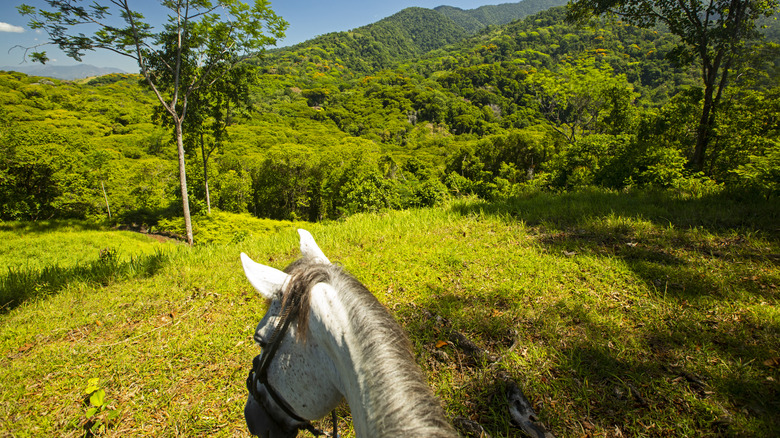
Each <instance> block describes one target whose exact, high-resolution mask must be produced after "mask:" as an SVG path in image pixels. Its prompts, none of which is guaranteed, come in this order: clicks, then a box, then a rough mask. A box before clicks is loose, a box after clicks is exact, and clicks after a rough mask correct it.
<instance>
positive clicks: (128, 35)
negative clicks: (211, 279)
mask: <svg viewBox="0 0 780 438" xmlns="http://www.w3.org/2000/svg"><path fill="white" fill-rule="evenodd" d="M46 3H47V4H48V5H49V8H48V9H44V8H36V7H33V6H29V5H22V6H19V8H18V10H19V12H20V13H21V14H22V15H27V16H30V17H31V21H30V27H31V28H33V29H41V30H43V31H45V32H46V33H47V34H48V38H49V39H48V43H51V44H56V45H57V46H59V48H60V49H61V50H63V51H64V52H65V53H66V54H67V55H68V56H69V57H71V58H73V59H75V60H76V61H81V58H82V56H84V54H85V52H86V51H87V50H97V49H103V50H108V51H111V52H114V53H117V54H120V55H123V56H127V57H129V58H131V59H133V60H134V61H136V62H137V63H138V66H139V68H140V70H141V74H142V75H143V77H144V79H145V80H146V82H147V83H148V84H149V86H150V87H151V89H152V90H153V91H154V94H155V95H156V96H157V99H158V101H159V102H160V105H161V106H162V107H163V108H164V110H165V112H166V113H167V114H168V115H169V116H170V118H171V121H172V123H173V126H174V133H175V138H176V146H177V151H178V157H179V181H180V186H181V196H182V211H183V215H184V223H185V227H186V230H187V241H188V243H189V244H190V245H192V243H193V236H192V220H191V218H190V207H189V197H188V193H187V176H186V168H185V160H184V158H185V150H184V131H183V125H184V120H185V118H186V116H187V107H188V105H187V104H188V100H189V99H190V97H191V96H192V95H193V94H194V93H196V92H202V91H203V90H206V89H208V88H210V87H212V86H213V85H214V83H215V82H217V81H218V80H219V78H220V77H221V76H223V75H224V74H225V72H226V71H229V70H230V69H231V68H232V67H233V66H234V65H235V64H236V63H237V62H238V61H239V59H240V56H241V55H243V54H246V53H251V52H255V51H259V50H262V49H263V48H264V47H265V46H267V45H271V44H275V42H276V38H281V37H283V36H284V30H285V29H286V28H287V22H285V21H284V20H283V19H282V18H281V17H278V16H277V15H276V14H275V13H274V12H273V11H272V10H271V7H270V3H269V2H268V0H255V2H254V5H251V6H250V5H248V4H245V3H242V2H240V1H238V0H217V1H209V0H160V2H159V4H160V8H161V9H162V10H163V11H164V14H165V15H167V24H165V25H164V26H162V27H161V29H160V30H159V31H155V29H154V27H153V26H152V25H151V24H149V23H148V22H146V21H144V20H145V18H144V16H143V15H142V14H141V13H140V12H139V11H138V10H134V9H133V8H132V7H131V6H130V4H129V0H107V1H104V2H102V3H103V4H100V3H99V2H98V1H91V2H86V1H80V0H46ZM162 14H163V13H161V14H160V15H162ZM116 17H119V18H120V20H117V19H116ZM82 28H85V29H88V32H89V33H88V34H87V35H85V34H84V33H82V32H80V31H79V30H80V29H82ZM30 56H31V58H32V59H33V60H34V61H38V62H41V63H45V62H46V61H48V57H47V56H46V52H35V51H34V52H31V55H30Z"/></svg>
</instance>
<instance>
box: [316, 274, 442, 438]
mask: <svg viewBox="0 0 780 438" xmlns="http://www.w3.org/2000/svg"><path fill="white" fill-rule="evenodd" d="M316 288H317V289H319V290H316V291H313V292H314V293H313V295H312V302H311V305H312V312H311V317H310V321H311V322H310V324H311V326H312V327H314V326H315V325H319V326H320V327H317V330H311V332H310V333H311V335H312V336H315V337H317V338H318V339H317V342H318V343H319V344H320V345H322V346H324V347H325V349H326V351H327V352H328V355H329V356H330V358H331V359H332V360H333V363H334V368H335V373H336V375H334V376H332V380H333V383H334V385H335V386H336V387H337V388H338V389H339V391H340V392H341V393H342V395H344V398H346V400H347V403H349V407H350V410H351V413H352V419H353V426H354V428H355V433H356V435H357V436H406V435H417V436H432V437H436V436H456V435H455V433H454V431H453V430H452V428H451V426H450V425H449V423H447V421H446V420H445V417H444V412H443V410H442V409H441V407H440V406H439V402H438V400H437V399H436V398H435V397H434V396H433V394H432V393H431V391H430V388H428V385H427V383H426V381H425V378H424V376H423V374H422V372H421V370H420V368H419V367H418V366H417V364H416V363H415V362H414V356H413V355H412V353H411V351H410V349H409V348H408V341H407V340H406V338H405V337H404V336H403V332H402V331H401V329H400V327H398V324H397V323H396V322H395V320H393V318H392V317H391V316H390V315H389V314H388V313H387V311H386V310H385V309H384V308H382V307H381V305H380V304H378V302H377V303H376V305H371V306H365V304H366V301H371V300H374V301H375V299H374V298H373V296H372V297H370V298H368V299H366V298H365V297H363V298H361V297H356V296H354V295H350V294H348V293H343V292H339V289H341V288H339V287H338V286H335V287H331V286H330V285H324V284H319V285H317V286H316ZM366 307H368V308H366Z"/></svg>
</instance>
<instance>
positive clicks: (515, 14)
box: [434, 0, 566, 34]
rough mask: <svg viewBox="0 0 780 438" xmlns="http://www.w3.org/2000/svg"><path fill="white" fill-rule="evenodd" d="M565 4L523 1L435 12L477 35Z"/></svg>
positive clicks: (561, 1)
mask: <svg viewBox="0 0 780 438" xmlns="http://www.w3.org/2000/svg"><path fill="white" fill-rule="evenodd" d="M565 4H566V0H523V1H521V2H518V3H503V4H500V5H488V6H480V7H478V8H476V9H465V10H464V9H460V8H456V7H453V6H438V7H436V8H434V10H435V11H437V12H439V13H441V14H443V15H445V16H447V17H449V18H450V19H451V20H452V21H454V22H455V23H456V24H458V25H459V26H460V27H462V28H463V29H465V30H466V32H468V33H470V34H475V33H477V32H479V31H480V30H482V29H484V28H486V27H488V26H501V25H503V24H507V23H511V22H512V21H515V20H520V19H523V18H525V17H527V16H529V15H533V14H536V13H537V12H540V11H544V10H546V9H549V8H552V7H555V6H562V5H565Z"/></svg>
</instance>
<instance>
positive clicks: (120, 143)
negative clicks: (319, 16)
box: [0, 2, 780, 231]
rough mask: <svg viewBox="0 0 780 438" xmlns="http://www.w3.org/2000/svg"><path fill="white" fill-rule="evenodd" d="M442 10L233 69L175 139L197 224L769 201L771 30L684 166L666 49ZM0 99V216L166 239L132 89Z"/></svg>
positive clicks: (685, 73) (56, 90)
mask: <svg viewBox="0 0 780 438" xmlns="http://www.w3.org/2000/svg"><path fill="white" fill-rule="evenodd" d="M523 3H524V2H523ZM523 3H520V4H523ZM537 6H538V7H539V8H540V9H543V8H544V7H545V4H544V2H542V4H541V5H537ZM446 11H447V8H442V11H439V10H428V9H423V8H410V9H407V10H404V11H402V12H400V13H398V14H396V15H394V16H392V17H389V18H386V19H384V20H382V21H380V22H377V23H375V24H372V25H369V26H366V27H363V28H358V29H353V30H351V31H349V32H339V33H334V34H328V35H323V36H321V37H318V38H315V39H314V40H311V41H307V42H305V43H302V44H299V45H296V46H293V47H287V48H282V49H274V50H270V51H268V52H266V53H264V54H262V55H260V56H257V57H253V58H249V59H247V60H246V63H244V64H242V68H240V69H236V70H235V71H234V72H232V74H233V75H235V77H234V79H233V80H232V81H231V83H232V87H231V88H230V89H227V90H222V91H219V92H217V91H215V92H214V93H215V94H214V95H212V96H210V97H206V99H208V98H212V99H215V100H219V101H220V102H223V103H222V104H220V105H218V108H217V109H214V110H213V111H217V112H219V113H220V116H218V117H217V116H213V117H210V118H208V117H207V118H206V119H204V120H202V121H201V122H199V124H198V128H197V129H190V130H189V131H188V132H189V135H188V137H187V153H188V156H187V171H188V179H189V189H190V192H191V199H190V202H191V204H192V206H193V210H194V212H195V213H196V215H197V214H206V213H207V211H208V210H209V208H211V207H213V208H215V209H218V210H222V211H225V212H236V213H240V212H248V213H251V214H252V215H254V216H257V217H261V218H273V219H302V220H307V221H318V220H324V219H338V218H341V217H345V216H348V215H350V214H354V213H357V212H366V211H380V210H384V209H403V208H408V207H415V206H431V205H435V204H436V203H438V202H441V201H442V200H444V199H445V198H448V197H451V196H463V195H476V196H478V197H480V198H483V199H487V200H497V199H506V198H508V197H512V196H516V195H519V194H522V193H526V192H529V191H535V190H543V191H553V192H560V191H568V190H573V189H578V188H583V187H603V188H608V189H615V190H629V189H644V188H659V189H672V190H677V191H680V192H684V193H690V194H694V195H696V194H701V193H714V192H722V191H729V192H730V193H733V194H734V195H735V196H758V197H763V198H773V197H776V196H777V194H778V191H779V190H780V179H778V178H779V177H778V160H780V145H779V144H778V123H779V121H778V114H780V108H779V106H780V98H778V97H780V88H778V85H777V84H778V81H777V77H778V66H779V63H780V56H779V55H778V53H779V52H778V46H777V42H778V39H779V38H780V37H779V35H780V31H778V26H777V24H776V22H775V21H772V20H765V24H768V26H765V28H764V29H763V30H762V31H763V32H764V34H765V36H766V38H765V39H764V40H763V41H761V43H760V44H759V43H756V44H755V45H754V46H753V47H752V50H753V52H755V54H756V56H755V57H752V58H751V60H750V62H749V63H748V62H746V63H744V65H740V66H739V71H737V72H735V74H733V75H732V78H733V80H732V84H731V86H730V87H728V88H727V90H726V92H725V95H724V97H723V99H722V105H721V107H720V108H719V113H718V117H717V120H716V126H715V129H714V136H713V138H712V141H711V147H710V148H709V150H708V154H707V156H706V158H705V161H704V163H703V166H702V168H701V169H695V168H692V167H691V166H690V160H691V157H692V154H693V147H694V143H695V135H696V127H697V123H698V119H697V116H698V114H699V112H700V108H701V105H702V96H703V89H702V84H701V79H700V76H701V75H700V72H699V71H698V70H697V69H696V67H695V64H680V63H675V61H674V57H673V56H671V52H672V51H673V48H674V47H675V44H676V42H677V37H675V36H674V35H672V34H670V33H668V32H665V31H664V30H663V29H662V28H660V27H658V28H655V29H643V28H638V27H634V26H630V25H628V24H626V23H624V22H621V21H620V20H617V19H614V18H613V19H607V18H599V19H595V18H594V19H591V20H590V21H588V22H587V23H584V24H582V23H580V24H572V23H570V22H568V21H567V20H566V10H565V7H552V8H550V9H547V10H543V11H541V12H538V13H535V14H534V15H531V16H528V17H526V18H524V19H520V20H516V21H513V22H510V23H508V24H481V25H475V26H474V27H472V28H468V29H467V28H466V27H464V26H463V25H460V24H457V23H456V22H455V21H454V20H453V19H452V18H450V16H448V15H446V14H445V12H446ZM461 12H462V11H461ZM456 18H457V17H456ZM498 22H500V21H498ZM480 26H481V27H480ZM475 28H476V29H475ZM0 101H1V102H2V107H0V126H2V131H1V133H0V141H1V142H2V144H3V148H2V151H0V154H2V157H1V159H2V161H1V163H2V165H0V205H2V209H0V218H2V219H3V220H41V219H58V218H77V219H101V220H103V219H106V220H107V219H108V209H110V210H111V219H110V220H111V221H112V222H114V223H121V224H132V223H135V224H138V225H140V224H145V225H147V226H151V227H160V228H167V229H169V230H172V231H173V230H175V229H176V227H177V226H178V225H177V224H176V219H177V216H180V215H181V213H180V212H178V210H180V201H179V200H178V199H180V196H181V195H180V194H177V190H176V187H177V184H178V179H177V176H176V173H175V171H174V170H175V167H174V166H175V147H174V146H173V144H172V138H173V137H172V134H171V128H170V126H166V124H165V123H164V120H163V119H164V118H163V117H162V116H161V113H160V111H159V109H157V110H156V109H155V108H156V107H155V101H154V98H153V95H152V94H151V93H150V91H149V90H148V87H146V86H145V85H144V83H143V82H142V81H141V80H140V77H139V76H137V75H132V74H114V75H108V76H101V77H96V78H92V79H85V80H78V81H63V80H57V79H52V78H43V77H35V76H26V75H24V74H21V73H16V72H3V73H1V74H0ZM215 118H217V119H219V120H220V122H221V123H222V125H223V128H222V129H221V130H217V129H209V128H210V126H211V125H216V122H214V120H215ZM193 126H194V125H193ZM206 183H208V187H209V192H210V193H209V199H208V204H209V205H207V199H206ZM177 206H178V207H177Z"/></svg>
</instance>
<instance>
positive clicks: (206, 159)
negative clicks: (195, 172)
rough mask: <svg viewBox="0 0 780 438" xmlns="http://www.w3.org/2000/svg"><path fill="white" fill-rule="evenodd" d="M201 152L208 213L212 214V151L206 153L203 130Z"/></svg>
mask: <svg viewBox="0 0 780 438" xmlns="http://www.w3.org/2000/svg"><path fill="white" fill-rule="evenodd" d="M200 154H201V155H202V156H203V182H204V184H205V186H206V208H207V209H208V214H209V215H211V195H210V194H209V165H208V164H209V156H210V155H211V152H208V155H207V154H206V145H205V144H204V143H203V132H201V133H200Z"/></svg>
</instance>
